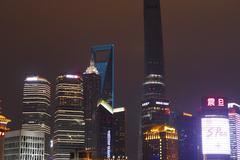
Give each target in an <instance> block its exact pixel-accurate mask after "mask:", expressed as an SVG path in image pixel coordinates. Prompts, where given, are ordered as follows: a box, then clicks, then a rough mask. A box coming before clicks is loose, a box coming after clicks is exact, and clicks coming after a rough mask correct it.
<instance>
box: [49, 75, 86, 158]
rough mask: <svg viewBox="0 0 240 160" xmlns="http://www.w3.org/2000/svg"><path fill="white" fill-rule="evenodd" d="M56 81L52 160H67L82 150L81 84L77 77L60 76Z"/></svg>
mask: <svg viewBox="0 0 240 160" xmlns="http://www.w3.org/2000/svg"><path fill="white" fill-rule="evenodd" d="M56 81H57V82H56V95H55V96H56V97H55V112H54V131H53V135H54V137H53V148H54V149H53V150H54V151H53V152H54V154H53V158H54V160H63V159H64V160H67V159H70V153H71V152H75V151H76V150H84V141H85V122H84V106H83V84H82V78H81V77H80V76H78V75H61V76H58V77H57V80H56Z"/></svg>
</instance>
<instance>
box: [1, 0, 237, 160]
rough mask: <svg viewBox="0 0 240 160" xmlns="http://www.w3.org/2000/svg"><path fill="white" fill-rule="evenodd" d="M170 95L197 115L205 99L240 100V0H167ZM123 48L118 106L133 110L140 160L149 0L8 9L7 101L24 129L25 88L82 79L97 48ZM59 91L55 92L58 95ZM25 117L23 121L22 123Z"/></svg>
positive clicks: (77, 0)
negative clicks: (39, 79) (62, 78)
mask: <svg viewBox="0 0 240 160" xmlns="http://www.w3.org/2000/svg"><path fill="white" fill-rule="evenodd" d="M161 5H162V18H163V21H162V23H163V33H164V46H165V48H164V53H165V66H166V71H165V72H166V84H167V96H168V98H169V99H170V100H171V101H172V107H173V108H175V109H177V110H179V111H191V112H192V111H193V112H194V111H195V110H196V108H197V107H199V105H200V99H201V97H202V96H203V95H218V96H226V97H228V98H229V99H230V100H234V101H236V102H239V100H240V75H239V71H240V70H239V69H240V67H239V66H240V62H239V60H240V9H239V7H240V1H239V0H199V1H193V0H181V1H180V0H162V2H161ZM104 43H115V44H116V85H117V87H116V88H117V89H116V94H117V99H116V101H117V104H118V106H126V107H127V109H128V126H129V127H128V132H129V137H128V144H129V145H128V146H129V150H128V152H129V154H128V155H129V158H130V159H131V160H136V158H135V157H136V154H137V147H136V146H137V145H136V144H137V137H136V134H137V129H138V126H137V125H138V123H137V122H138V118H139V117H138V116H139V113H140V97H141V92H142V88H141V83H142V82H143V49H144V41H143V1H139V0H89V1H82V0H58V1H53V0H52V1H49V0H43V1H31V0H30V1H27V0H6V1H4V0H2V1H1V2H0V65H1V67H0V73H1V79H0V97H2V99H3V101H4V103H5V105H6V108H4V111H5V113H6V114H7V115H8V116H9V117H10V118H11V119H13V120H14V121H15V122H14V123H13V124H12V125H11V126H16V125H17V124H19V123H17V121H19V122H20V119H19V117H20V115H21V114H20V113H21V96H22V89H23V81H24V79H25V77H26V76H27V75H32V74H39V75H41V76H43V77H46V78H47V79H49V80H50V81H51V83H53V84H54V83H55V78H56V76H57V75H59V74H65V73H82V72H83V71H84V70H85V69H86V67H87V66H88V63H89V56H90V55H89V48H90V47H91V46H92V45H95V44H104ZM53 90H54V88H53ZM17 118H18V119H17Z"/></svg>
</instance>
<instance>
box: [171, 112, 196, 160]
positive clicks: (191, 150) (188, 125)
mask: <svg viewBox="0 0 240 160" xmlns="http://www.w3.org/2000/svg"><path fill="white" fill-rule="evenodd" d="M175 123H176V129H177V132H178V152H179V160H187V159H192V160H197V130H196V129H197V128H196V123H197V121H196V118H195V117H193V115H192V114H190V113H186V112H183V113H181V114H178V115H177V117H176V119H175Z"/></svg>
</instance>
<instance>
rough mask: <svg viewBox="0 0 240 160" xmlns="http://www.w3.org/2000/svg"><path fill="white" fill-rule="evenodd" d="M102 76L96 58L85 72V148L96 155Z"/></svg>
mask: <svg viewBox="0 0 240 160" xmlns="http://www.w3.org/2000/svg"><path fill="white" fill-rule="evenodd" d="M100 90H101V77H100V75H99V72H98V70H97V68H96V67H95V63H94V60H93V59H91V62H90V66H89V67H88V68H87V70H86V71H85V72H84V74H83V96H84V108H85V112H84V114H85V149H86V150H87V151H89V154H91V155H92V156H93V157H96V136H97V131H96V127H97V126H96V110H97V104H98V101H99V98H100Z"/></svg>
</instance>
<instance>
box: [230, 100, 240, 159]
mask: <svg viewBox="0 0 240 160" xmlns="http://www.w3.org/2000/svg"><path fill="white" fill-rule="evenodd" d="M228 117H229V123H230V143H231V144H230V145H231V156H230V157H231V159H232V160H240V105H239V104H237V103H229V104H228Z"/></svg>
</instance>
